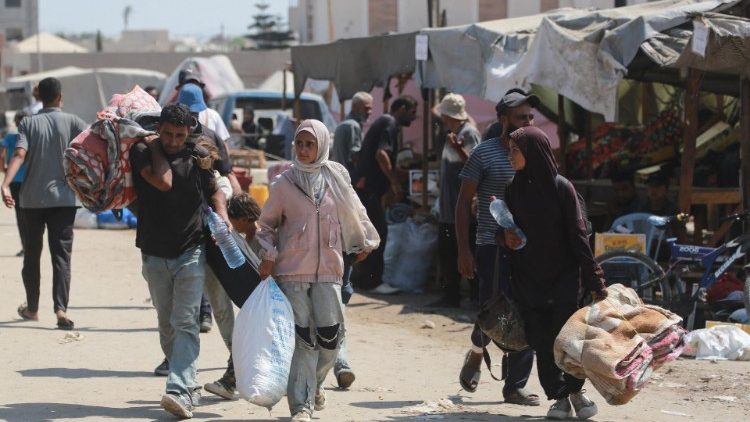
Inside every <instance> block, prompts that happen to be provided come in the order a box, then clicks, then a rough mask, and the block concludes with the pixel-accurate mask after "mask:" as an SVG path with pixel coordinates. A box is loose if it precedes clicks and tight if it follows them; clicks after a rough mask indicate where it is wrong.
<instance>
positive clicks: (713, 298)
mask: <svg viewBox="0 0 750 422" xmlns="http://www.w3.org/2000/svg"><path fill="white" fill-rule="evenodd" d="M744 288H745V283H743V282H742V280H740V279H739V278H737V275H736V274H735V273H730V272H727V273H724V275H722V276H721V277H719V279H718V280H716V283H714V284H713V285H712V286H711V287H709V288H708V291H707V292H706V293H708V303H716V302H718V301H720V300H722V299H724V298H725V297H727V296H729V293H732V292H735V291H738V290H739V291H742V290H743V289H744Z"/></svg>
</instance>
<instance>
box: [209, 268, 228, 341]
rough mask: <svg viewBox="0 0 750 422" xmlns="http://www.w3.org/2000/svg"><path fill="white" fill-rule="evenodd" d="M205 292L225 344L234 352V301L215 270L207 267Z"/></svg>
mask: <svg viewBox="0 0 750 422" xmlns="http://www.w3.org/2000/svg"><path fill="white" fill-rule="evenodd" d="M204 292H205V293H206V296H208V301H209V302H210V303H211V308H212V309H213V314H214V320H215V321H216V325H218V326H219V334H221V338H222V340H224V344H225V345H226V346H227V349H229V351H230V352H231V351H232V331H234V306H233V305H232V299H230V298H229V295H227V292H225V291H224V287H222V285H221V283H220V282H219V279H218V278H216V274H214V272H213V270H211V268H210V267H209V266H208V265H206V280H205V282H204Z"/></svg>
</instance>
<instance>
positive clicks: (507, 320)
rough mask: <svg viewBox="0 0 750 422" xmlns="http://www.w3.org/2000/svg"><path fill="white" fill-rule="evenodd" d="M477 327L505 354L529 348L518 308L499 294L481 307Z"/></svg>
mask: <svg viewBox="0 0 750 422" xmlns="http://www.w3.org/2000/svg"><path fill="white" fill-rule="evenodd" d="M477 325H479V328H480V329H481V330H482V332H483V333H484V334H485V335H486V336H487V337H489V338H490V339H492V341H494V342H495V344H497V346H498V347H500V348H501V349H502V350H503V351H505V352H509V353H512V352H520V351H523V350H526V349H528V348H529V345H528V343H526V334H525V333H524V331H523V330H524V328H523V320H522V319H521V315H520V313H519V312H518V308H516V305H515V304H514V303H513V302H512V301H511V300H510V299H508V298H507V297H506V296H505V295H504V294H502V293H501V292H499V293H498V294H496V295H495V297H493V298H492V299H491V300H490V301H489V302H487V303H485V304H484V306H482V309H481V310H480V311H479V314H478V315H477Z"/></svg>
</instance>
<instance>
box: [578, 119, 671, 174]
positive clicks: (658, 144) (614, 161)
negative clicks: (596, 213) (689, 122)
mask: <svg viewBox="0 0 750 422" xmlns="http://www.w3.org/2000/svg"><path fill="white" fill-rule="evenodd" d="M591 138H592V139H593V140H594V141H593V143H592V146H591V154H592V166H593V169H594V177H598V178H606V177H610V176H611V174H612V172H613V171H615V170H616V169H618V168H639V167H645V166H648V165H652V164H655V163H658V162H662V161H665V160H667V159H669V158H671V157H673V156H674V153H675V145H678V144H679V142H680V140H681V139H682V123H681V122H680V118H679V116H678V114H677V112H676V111H675V110H665V111H663V112H662V113H660V114H659V115H658V116H657V117H656V118H654V119H653V120H652V121H650V122H649V123H648V125H646V127H645V128H643V129H642V130H639V129H634V128H627V127H622V126H616V125H613V124H610V123H605V124H603V125H601V126H599V127H598V128H597V129H596V130H595V131H594V132H593V133H592V134H591ZM567 162H568V168H569V169H570V171H571V172H572V174H573V175H574V177H584V176H585V173H586V142H585V141H583V140H582V141H581V142H577V143H575V144H572V145H570V146H569V147H568V151H567Z"/></svg>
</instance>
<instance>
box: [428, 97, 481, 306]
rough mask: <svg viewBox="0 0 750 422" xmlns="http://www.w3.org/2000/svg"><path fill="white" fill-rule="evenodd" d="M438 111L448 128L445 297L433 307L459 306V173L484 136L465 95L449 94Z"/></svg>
mask: <svg viewBox="0 0 750 422" xmlns="http://www.w3.org/2000/svg"><path fill="white" fill-rule="evenodd" d="M437 111H438V113H440V118H441V120H442V121H443V124H444V125H445V127H446V129H447V130H448V135H447V136H446V141H445V145H443V154H442V162H441V165H440V196H439V197H438V201H439V208H440V218H439V222H440V227H439V237H438V248H439V251H440V262H441V265H442V273H443V282H444V284H443V297H442V298H441V299H440V300H439V301H437V302H435V303H432V304H431V306H435V307H448V308H457V307H459V306H460V304H461V288H460V283H461V274H460V273H459V272H458V267H457V266H456V259H455V257H456V256H457V255H458V250H457V243H456V226H455V221H456V219H455V209H456V203H457V202H458V191H459V189H460V188H461V179H460V178H459V174H460V173H461V169H463V167H464V163H465V162H466V160H467V159H468V158H469V154H470V153H471V150H472V149H474V147H475V146H477V145H478V144H479V142H480V138H481V136H480V134H479V131H477V129H476V128H475V127H474V126H472V125H471V124H470V123H469V114H468V113H466V101H464V97H462V96H461V95H458V94H447V95H446V96H445V97H443V100H442V101H441V102H440V105H439V106H438V110H437ZM470 231H471V230H470ZM470 236H471V233H470ZM472 278H473V277H472Z"/></svg>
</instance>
